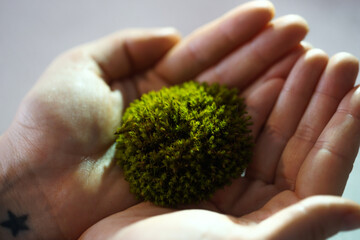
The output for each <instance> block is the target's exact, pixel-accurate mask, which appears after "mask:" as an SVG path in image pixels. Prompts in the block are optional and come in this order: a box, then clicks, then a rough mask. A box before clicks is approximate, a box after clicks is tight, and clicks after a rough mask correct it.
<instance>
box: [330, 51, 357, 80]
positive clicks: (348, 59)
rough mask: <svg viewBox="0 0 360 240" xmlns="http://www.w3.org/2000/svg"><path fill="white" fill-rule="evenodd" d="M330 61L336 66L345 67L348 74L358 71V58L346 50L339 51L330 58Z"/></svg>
mask: <svg viewBox="0 0 360 240" xmlns="http://www.w3.org/2000/svg"><path fill="white" fill-rule="evenodd" d="M331 63H332V64H333V65H336V66H341V67H346V68H347V71H350V73H349V74H352V75H354V74H356V75H357V73H358V71H359V59H358V58H356V57H355V56H354V55H352V54H350V53H347V52H339V53H337V54H335V55H334V56H333V57H332V58H331Z"/></svg>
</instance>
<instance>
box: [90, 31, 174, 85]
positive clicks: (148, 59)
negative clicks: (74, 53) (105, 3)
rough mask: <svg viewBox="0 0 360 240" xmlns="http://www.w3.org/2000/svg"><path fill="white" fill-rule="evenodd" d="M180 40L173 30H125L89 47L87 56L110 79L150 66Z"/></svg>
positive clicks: (128, 74)
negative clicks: (89, 56) (88, 55)
mask: <svg viewBox="0 0 360 240" xmlns="http://www.w3.org/2000/svg"><path fill="white" fill-rule="evenodd" d="M179 39H180V37H179V34H178V32H177V31H176V30H175V29H173V28H156V29H128V30H123V31H120V32H117V33H114V34H112V35H109V36H106V37H104V38H101V39H99V40H97V41H95V42H93V43H91V44H89V45H88V46H87V47H88V50H89V54H91V56H92V57H93V59H94V60H95V61H96V62H97V63H98V65H99V66H100V67H101V68H102V70H103V71H104V72H105V73H106V75H107V76H108V77H109V78H110V79H111V80H118V79H121V78H124V77H128V76H130V75H131V74H134V73H136V72H138V71H143V70H145V69H147V68H149V67H150V66H153V65H154V64H155V63H156V61H158V60H160V59H161V58H162V57H163V56H164V55H165V53H166V52H167V51H168V50H169V49H171V48H172V47H173V46H174V45H175V44H176V43H177V42H178V41H179Z"/></svg>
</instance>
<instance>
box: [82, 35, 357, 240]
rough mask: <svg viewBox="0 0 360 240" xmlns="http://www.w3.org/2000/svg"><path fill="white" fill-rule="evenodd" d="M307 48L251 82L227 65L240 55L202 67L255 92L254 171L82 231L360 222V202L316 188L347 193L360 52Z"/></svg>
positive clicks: (264, 231)
mask: <svg viewBox="0 0 360 240" xmlns="http://www.w3.org/2000/svg"><path fill="white" fill-rule="evenodd" d="M260 36H261V35H260ZM260 36H259V37H260ZM254 41H256V40H254ZM252 44H253V43H252ZM246 47H247V46H244V48H243V49H245V48H246ZM243 51H244V50H243ZM302 51H305V53H304V54H302V56H301V57H300V58H298V59H297V61H296V63H295V65H294V66H293V67H292V68H291V71H290V73H289V74H287V72H282V71H283V70H285V69H286V70H288V69H289V68H288V67H286V66H292V64H289V62H290V60H289V59H292V58H291V54H290V55H287V56H286V57H285V58H283V59H282V60H280V61H279V62H278V63H276V64H275V65H272V66H271V67H270V68H269V69H267V70H266V71H265V73H264V74H261V75H260V77H257V78H255V80H253V81H250V83H247V84H245V83H243V82H241V81H247V79H248V78H238V79H240V81H239V82H236V78H233V79H231V78H230V77H229V76H227V75H226V73H227V71H226V70H228V71H229V72H230V70H231V69H234V67H233V66H231V64H230V63H231V62H232V58H235V55H232V56H230V57H229V58H227V59H225V60H223V61H222V62H220V63H218V64H217V65H216V66H215V67H212V68H211V69H209V70H207V72H206V73H205V74H203V75H200V76H199V77H198V80H200V81H202V80H203V81H210V82H212V81H220V82H225V83H231V84H235V85H236V86H237V87H240V89H241V90H242V95H243V96H244V97H245V98H246V101H247V105H248V110H249V113H250V115H251V116H252V117H253V121H254V126H253V129H252V130H253V134H254V136H255V139H256V145H255V150H254V151H255V155H254V159H253V161H252V163H251V165H250V166H249V168H248V169H247V172H246V175H245V176H244V177H241V178H239V179H238V180H236V181H234V182H233V184H232V185H231V186H229V187H226V188H225V189H223V190H219V191H218V192H217V193H216V194H215V196H214V197H213V198H212V199H211V200H210V201H209V202H206V203H203V204H200V205H198V206H188V207H187V208H186V209H184V210H175V209H164V208H160V207H156V206H154V205H152V204H150V203H140V204H138V205H135V206H133V207H132V208H129V209H127V210H125V211H123V212H119V213H117V214H114V215H112V216H110V217H108V218H106V219H104V220H102V221H100V222H99V223H97V224H96V225H94V226H93V227H92V228H90V229H89V230H88V231H87V232H85V233H84V234H83V236H82V238H81V239H204V236H206V237H205V238H206V239H224V238H226V239H325V238H326V237H329V236H331V235H333V234H335V233H337V232H338V231H341V230H349V229H354V228H358V227H360V206H359V205H358V204H356V203H353V202H351V201H348V200H345V199H342V198H340V197H335V196H315V197H314V195H323V194H328V195H341V194H342V192H343V190H344V187H345V184H346V181H347V178H348V175H349V173H350V171H351V169H352V164H353V161H354V159H355V157H356V154H357V150H358V148H359V140H360V134H359V130H360V129H359V128H360V127H359V116H358V112H359V111H360V90H359V89H358V88H354V87H353V85H354V82H355V79H356V76H357V72H358V60H357V59H356V58H354V57H353V56H351V55H350V54H347V53H339V54H337V55H335V56H333V57H332V58H331V59H330V60H328V57H327V55H326V54H325V53H324V52H323V51H321V50H318V49H305V50H304V49H303V50H302ZM302 51H300V52H302ZM259 52H262V49H259ZM235 54H238V53H235ZM292 54H295V53H294V52H293V53H292ZM165 59H166V58H165ZM295 59H296V58H295ZM288 61H289V62H288ZM222 64H224V65H222ZM226 66H229V69H227V68H226ZM280 69H281V70H280ZM247 70H248V69H247ZM215 71H217V74H213V73H214V72H215ZM235 71H236V70H235ZM239 73H240V74H246V73H247V72H246V71H245V73H244V72H239ZM219 76H221V78H220V77H219ZM285 79H286V80H285ZM303 199H305V200H303ZM192 208H196V209H197V210H189V209H192ZM199 208H200V209H202V210H199ZM134 222H135V223H134Z"/></svg>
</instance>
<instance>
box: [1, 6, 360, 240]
mask: <svg viewBox="0 0 360 240" xmlns="http://www.w3.org/2000/svg"><path fill="white" fill-rule="evenodd" d="M272 16H273V8H272V6H271V5H270V4H269V3H267V2H253V3H250V4H247V5H245V6H242V7H240V8H238V9H236V10H234V11H232V12H231V13H229V14H227V15H226V16H224V17H223V18H221V19H219V20H217V21H215V22H213V23H211V24H209V25H207V26H205V27H203V28H202V29H201V30H199V31H197V32H195V33H194V34H192V35H190V36H189V37H188V38H186V39H185V40H183V41H182V42H181V43H179V44H177V42H178V40H179V37H178V35H177V34H176V33H175V32H174V31H171V30H166V31H165V30H160V31H124V32H120V33H117V34H114V35H112V36H109V37H106V38H104V39H101V40H99V41H96V42H93V43H89V44H86V45H84V46H81V47H78V48H75V49H73V50H71V51H69V52H67V53H65V54H64V55H62V56H60V57H59V58H58V59H57V60H55V62H54V63H52V65H51V66H50V67H49V69H48V70H47V71H46V72H45V73H44V75H43V76H42V77H41V78H40V80H39V81H38V83H37V84H36V86H35V87H34V88H33V89H32V90H31V91H30V93H29V94H28V95H27V97H26V98H25V99H24V101H23V103H22V105H21V107H20V109H19V112H18V114H17V116H16V119H15V120H14V123H13V124H12V126H11V127H10V129H9V130H8V131H7V132H6V133H5V134H4V135H3V136H2V137H1V138H0V148H1V150H3V151H1V152H2V153H3V154H2V159H4V160H3V161H2V162H1V165H2V168H1V170H0V171H1V172H0V176H1V177H0V181H1V186H3V187H2V188H1V189H0V190H1V193H2V197H1V199H0V203H1V204H0V206H1V207H0V210H1V211H2V212H4V211H5V210H4V209H14V210H12V211H15V212H18V213H19V214H28V216H29V223H28V224H31V226H30V230H29V231H28V232H26V233H25V232H24V233H21V234H27V235H26V236H28V239H38V238H44V239H64V238H65V239H74V238H76V237H78V236H79V235H80V234H81V233H82V232H83V231H84V230H85V229H87V228H88V227H90V226H91V225H92V224H94V223H95V222H97V221H99V220H100V219H102V218H104V217H106V216H109V215H111V214H113V213H116V212H119V214H125V215H126V214H129V215H128V217H126V218H122V220H123V221H124V223H125V224H126V225H128V224H130V223H131V222H132V221H134V220H136V219H135V218H134V216H133V215H131V209H132V208H130V209H129V210H127V211H124V210H125V209H128V208H129V207H132V206H133V207H134V208H137V207H142V206H146V204H144V203H142V204H139V205H137V204H138V203H139V202H138V201H137V200H135V198H134V197H133V196H132V195H131V194H129V189H128V184H127V183H126V181H125V180H124V179H123V177H122V175H121V171H120V170H119V168H118V167H117V166H115V165H114V164H113V162H112V161H111V160H112V156H113V151H114V148H113V147H111V146H112V143H113V141H114V135H113V133H114V131H115V129H116V128H117V126H118V125H119V120H120V117H121V112H122V110H123V108H124V107H125V106H127V104H128V103H129V102H130V101H132V100H133V99H135V98H137V97H138V96H140V95H141V94H143V93H145V92H147V91H149V90H151V89H159V88H160V87H162V86H164V85H171V84H177V83H180V82H183V81H186V80H189V79H192V78H196V79H198V80H199V81H209V82H211V81H220V82H221V83H224V84H228V85H232V86H236V87H238V88H240V89H242V90H243V93H244V96H246V98H247V102H248V105H249V112H250V113H251V114H252V115H253V116H254V121H255V124H254V129H253V131H254V134H255V136H257V139H258V142H259V141H260V139H261V136H262V134H263V132H261V131H260V129H262V126H263V125H264V124H265V122H266V120H267V119H268V118H269V119H271V116H272V115H273V114H270V116H268V115H269V113H270V111H271V109H272V107H273V105H274V103H275V101H276V99H277V96H278V94H279V92H280V90H281V88H282V85H283V82H284V79H287V78H288V80H289V79H290V77H291V74H290V76H288V74H289V72H290V70H291V69H292V67H293V65H294V63H295V62H296V61H297V59H298V58H299V56H301V55H302V54H303V53H304V52H305V51H306V49H305V48H304V47H302V46H301V45H299V42H300V41H301V40H302V39H303V37H304V36H305V34H306V31H307V26H306V24H305V23H304V22H303V20H302V19H300V18H298V17H295V16H286V17H283V18H280V19H278V20H275V21H273V22H271V23H269V21H270V20H271V18H272ZM238 26H241V28H239V27H238ZM175 44H177V45H176V46H175V47H174V48H173V46H174V45H175ZM170 49H171V50H170ZM169 50H170V51H169ZM315 55H316V54H315ZM320 55H321V54H320ZM304 59H305V58H304ZM310 59H313V57H312V58H310ZM316 59H317V58H316ZM347 59H349V58H348V57H347ZM244 60H246V61H244ZM299 61H300V60H299ZM304 62H307V61H304ZM341 62H344V61H341ZM345 62H354V60H353V59H352V60H351V61H350V60H349V61H348V60H346V61H345ZM297 65H300V66H301V64H300V63H297ZM303 65H306V64H303ZM319 65H321V64H319ZM323 65H326V64H323ZM345 65H348V64H345ZM350 65H351V64H350ZM352 65H355V64H354V63H352ZM235 66H236V68H235ZM323 67H324V66H323ZM298 68H300V69H301V68H302V67H298ZM294 69H295V68H294ZM294 69H293V70H292V72H294V71H295V70H294ZM229 70H231V71H229ZM294 74H295V73H294ZM294 74H293V75H294ZM345 75H346V74H345ZM350 75H351V76H350ZM352 75H354V74H349V76H348V78H349V79H351V78H353V76H352ZM216 76H217V78H216ZM220 77H221V78H220ZM293 79H294V77H293ZM288 80H287V81H286V82H289V81H288ZM314 81H315V80H314ZM349 81H350V80H349ZM292 82H294V84H295V83H296V82H297V81H292ZM262 83H263V84H262ZM255 95H256V97H255ZM281 95H282V94H280V97H281ZM258 96H264V97H263V98H259V97H258ZM354 96H355V95H354ZM251 99H252V100H251ZM347 99H348V101H349V99H352V95H350V97H348V98H347ZM279 102H280V101H279ZM277 105H278V104H276V105H275V106H277ZM274 109H275V108H274ZM272 113H274V111H273V112H272ZM267 122H269V121H267ZM265 125H266V124H265ZM338 125H339V124H337V125H336V126H338ZM353 128H354V127H353V126H352V127H351V129H353ZM265 129H266V128H265ZM321 130H322V129H321ZM341 138H342V139H343V136H341ZM351 142H353V143H355V140H352V141H351ZM354 145H355V144H354ZM352 150H353V149H352ZM257 151H259V150H257ZM352 160H353V159H352ZM349 161H350V160H349ZM256 162H257V161H256V159H255V160H254V165H253V166H252V168H253V169H256V164H255V163H256ZM253 172H256V171H255V170H254V171H253ZM257 172H260V171H257ZM250 173H251V171H250V170H249V174H250ZM244 179H245V180H246V179H249V180H246V181H249V182H255V183H256V182H258V183H261V181H257V180H255V177H252V178H250V175H249V178H244ZM250 180H251V181H250ZM237 184H238V186H243V189H244V190H246V189H249V190H251V189H253V188H257V185H256V184H250V183H247V184H246V183H243V179H240V180H238V181H236V182H234V184H233V186H232V188H237V187H236V185H237ZM344 184H345V183H343V185H344ZM234 186H235V187H234ZM269 186H271V185H269ZM258 189H259V190H258V193H261V192H262V190H261V186H260V187H259V188H258ZM274 189H275V188H274ZM242 191H243V190H242ZM237 192H238V193H239V194H240V195H239V196H242V195H245V194H242V192H241V191H237ZM288 192H290V191H288ZM234 193H236V192H233V191H232V189H231V188H229V189H228V190H224V191H223V193H221V192H219V193H218V194H216V196H215V197H214V199H213V201H211V202H210V203H209V208H210V207H211V205H214V204H216V205H217V206H218V207H216V209H218V210H219V212H220V211H221V212H223V213H225V214H231V213H232V215H234V216H240V214H242V213H241V211H242V210H241V208H240V207H235V205H234V204H229V203H226V201H231V200H232V199H238V198H237V196H235V194H234ZM250 193H251V192H250ZM280 193H281V192H280V191H279V192H276V193H275V192H274V193H272V194H269V195H267V197H268V199H266V198H264V200H263V203H262V204H264V203H265V202H266V201H268V200H269V199H270V196H271V195H272V196H277V195H276V194H278V195H280ZM246 195H247V196H249V199H259V198H261V197H262V196H260V195H259V194H257V197H256V198H254V197H251V194H247V193H246ZM302 197H305V196H301V198H302ZM29 199H32V200H33V201H31V202H29V201H28V200H29ZM239 199H246V198H245V196H244V198H241V197H239ZM261 199H263V198H261ZM274 199H275V200H276V198H275V197H274ZM299 199H300V197H299ZM275 200H274V201H275ZM237 202H240V200H239V201H237ZM269 203H271V200H269ZM288 203H289V204H291V203H293V202H288ZM260 205H261V203H259V206H260ZM265 206H266V205H265ZM248 207H249V211H248V212H247V213H250V212H251V211H252V210H253V209H251V208H254V209H256V208H255V206H252V205H249V206H248ZM221 208H223V209H221ZM225 208H227V209H225ZM264 208H265V207H264ZM147 209H148V210H149V211H150V212H151V211H152V209H154V208H153V207H149V208H147V207H144V209H143V210H144V211H145V210H147ZM155 209H159V208H155ZM261 209H262V208H261ZM3 210H4V211H3ZM276 210H278V209H276ZM163 211H169V210H166V209H160V210H156V211H153V214H149V216H152V215H157V214H160V213H162V212H163ZM179 213H180V214H181V212H179ZM2 214H3V213H2ZM141 217H143V216H141ZM141 217H140V219H141ZM100 223H101V222H100ZM100 223H99V224H100ZM95 227H96V225H95V226H94V228H93V229H95ZM109 227H113V225H109ZM95 230H96V229H95ZM117 230H119V229H117ZM1 234H9V233H8V232H5V230H4V229H3V228H2V229H0V236H2V235H1ZM4 236H5V235H4ZM6 236H10V235H6ZM23 236H25V235H23Z"/></svg>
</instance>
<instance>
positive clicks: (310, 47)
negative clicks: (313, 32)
mask: <svg viewBox="0 0 360 240" xmlns="http://www.w3.org/2000/svg"><path fill="white" fill-rule="evenodd" d="M300 45H301V46H302V47H303V48H304V49H305V51H308V50H310V49H312V48H314V46H313V45H312V44H311V43H309V42H307V41H301V42H300Z"/></svg>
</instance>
